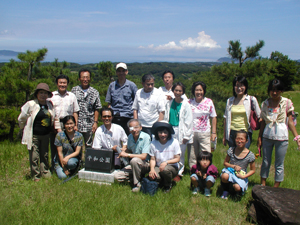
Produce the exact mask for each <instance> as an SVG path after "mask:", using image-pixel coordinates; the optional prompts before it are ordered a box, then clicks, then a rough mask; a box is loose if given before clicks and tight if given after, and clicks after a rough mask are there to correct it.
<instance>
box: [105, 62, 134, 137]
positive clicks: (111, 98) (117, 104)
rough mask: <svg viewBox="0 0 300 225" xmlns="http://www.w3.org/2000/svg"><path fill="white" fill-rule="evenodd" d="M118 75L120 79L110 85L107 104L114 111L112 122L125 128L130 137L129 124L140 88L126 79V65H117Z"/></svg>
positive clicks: (106, 99)
mask: <svg viewBox="0 0 300 225" xmlns="http://www.w3.org/2000/svg"><path fill="white" fill-rule="evenodd" d="M116 74H117V76H118V79H117V80H116V81H114V82H112V83H111V84H110V85H109V87H108V90H107V94H106V98H105V102H107V103H108V107H110V108H112V109H113V111H114V115H113V116H114V119H113V121H112V122H113V123H116V124H119V125H120V126H121V127H123V129H124V130H125V132H126V134H127V135H129V134H130V132H129V130H128V127H127V122H128V121H129V120H130V119H131V118H133V110H132V104H133V101H134V97H135V93H136V91H137V90H138V88H137V86H136V85H135V83H133V82H132V81H130V80H127V79H126V75H127V74H128V69H127V65H126V64H125V63H122V62H120V63H118V64H117V65H116Z"/></svg>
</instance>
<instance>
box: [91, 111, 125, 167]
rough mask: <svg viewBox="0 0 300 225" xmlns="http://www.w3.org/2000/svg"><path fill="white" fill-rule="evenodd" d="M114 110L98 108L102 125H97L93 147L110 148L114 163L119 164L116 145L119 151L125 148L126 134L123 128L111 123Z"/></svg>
mask: <svg viewBox="0 0 300 225" xmlns="http://www.w3.org/2000/svg"><path fill="white" fill-rule="evenodd" d="M113 115H114V112H113V110H112V109H111V108H102V109H101V110H100V116H101V119H102V121H103V125H101V126H100V127H98V129H97V131H96V133H95V137H94V141H93V146H92V147H93V148H94V149H99V150H101V149H112V150H113V151H115V165H116V166H120V165H121V163H120V160H119V158H117V157H118V156H119V154H118V153H117V147H119V148H121V151H125V150H126V149H127V139H128V138H127V135H126V133H125V131H124V129H123V128H122V127H121V126H120V125H118V124H114V123H112V120H113Z"/></svg>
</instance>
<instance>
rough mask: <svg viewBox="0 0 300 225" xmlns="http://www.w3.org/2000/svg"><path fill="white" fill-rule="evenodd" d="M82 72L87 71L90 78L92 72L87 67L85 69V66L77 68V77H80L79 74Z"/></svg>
mask: <svg viewBox="0 0 300 225" xmlns="http://www.w3.org/2000/svg"><path fill="white" fill-rule="evenodd" d="M82 72H89V74H90V78H91V76H92V72H91V71H90V70H89V69H87V68H82V69H80V70H79V72H78V78H80V74H81V73H82Z"/></svg>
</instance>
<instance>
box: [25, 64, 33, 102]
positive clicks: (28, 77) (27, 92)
mask: <svg viewBox="0 0 300 225" xmlns="http://www.w3.org/2000/svg"><path fill="white" fill-rule="evenodd" d="M32 67H33V64H32V63H30V64H29V68H28V74H27V80H28V81H30V79H31V73H32ZM29 97H30V92H29V91H28V90H26V102H27V101H29Z"/></svg>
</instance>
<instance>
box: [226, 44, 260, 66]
mask: <svg viewBox="0 0 300 225" xmlns="http://www.w3.org/2000/svg"><path fill="white" fill-rule="evenodd" d="M264 45H265V42H264V41H263V40H259V41H258V42H256V44H255V45H254V46H251V47H250V46H248V47H246V50H245V52H243V51H242V47H241V42H240V40H237V41H232V40H230V41H229V47H228V49H227V51H228V53H229V55H230V56H231V58H232V59H237V60H239V65H240V67H242V65H243V63H244V62H245V60H246V59H248V58H254V57H257V56H259V53H258V52H259V51H260V50H261V48H262V47H263V46H264ZM244 53H245V57H243V56H244Z"/></svg>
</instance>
